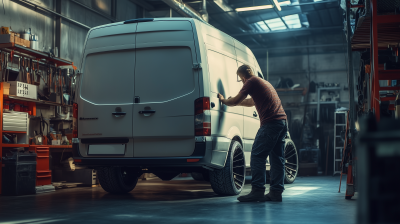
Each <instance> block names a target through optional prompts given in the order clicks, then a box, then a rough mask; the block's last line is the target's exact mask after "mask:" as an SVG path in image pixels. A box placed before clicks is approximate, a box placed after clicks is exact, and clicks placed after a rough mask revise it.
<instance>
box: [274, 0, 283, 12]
mask: <svg viewBox="0 0 400 224" xmlns="http://www.w3.org/2000/svg"><path fill="white" fill-rule="evenodd" d="M274 4H275V6H276V8H277V9H278V10H279V11H281V10H282V8H281V6H280V5H279V3H278V0H274Z"/></svg>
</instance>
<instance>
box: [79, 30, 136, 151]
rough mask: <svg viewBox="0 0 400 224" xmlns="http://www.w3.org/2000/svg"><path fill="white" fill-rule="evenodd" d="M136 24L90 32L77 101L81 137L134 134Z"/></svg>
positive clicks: (128, 136) (116, 136) (111, 136)
mask: <svg viewBox="0 0 400 224" xmlns="http://www.w3.org/2000/svg"><path fill="white" fill-rule="evenodd" d="M136 26H137V24H113V25H111V26H107V27H100V28H98V29H94V30H92V31H91V32H90V33H89V36H88V39H87V43H86V47H85V52H84V56H83V62H82V63H83V64H82V65H83V66H82V68H83V69H82V72H83V74H82V77H81V84H80V100H79V103H78V105H79V107H78V111H79V112H78V116H79V118H78V119H79V120H78V128H79V131H78V135H79V136H78V137H79V138H80V139H87V138H102V139H104V138H121V137H125V138H132V112H133V96H134V84H133V83H134V70H135V38H136V34H135V31H136ZM131 147H132V148H133V146H132V143H131ZM132 150H133V149H131V150H130V151H132ZM128 151H129V150H128ZM81 153H82V154H85V153H86V150H81ZM130 154H132V153H130ZM131 156H132V155H131Z"/></svg>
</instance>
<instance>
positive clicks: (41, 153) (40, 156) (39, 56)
mask: <svg viewBox="0 0 400 224" xmlns="http://www.w3.org/2000/svg"><path fill="white" fill-rule="evenodd" d="M0 51H4V52H8V53H9V54H10V56H11V61H12V58H13V57H14V55H22V56H24V57H28V58H31V59H33V60H34V61H36V62H35V63H41V64H43V63H44V64H49V65H52V66H55V67H58V66H72V67H73V68H74V69H75V70H76V67H75V66H74V64H73V62H70V61H67V60H64V59H61V58H57V57H50V56H49V55H48V54H46V53H44V52H40V51H36V50H33V49H30V48H27V47H23V46H20V45H17V44H15V43H6V44H0ZM4 100H9V101H14V102H19V103H23V104H25V105H27V106H28V108H29V109H28V110H29V111H30V112H31V113H30V115H32V116H36V105H37V104H42V105H51V106H69V105H63V104H60V103H56V102H50V101H43V100H33V99H28V98H22V97H17V96H11V95H4V85H3V82H0V136H1V138H0V158H1V157H2V156H3V148H11V147H12V148H15V147H23V148H29V150H31V151H35V152H36V153H37V169H36V186H40V185H47V184H51V170H50V167H49V166H50V165H49V164H50V163H49V159H50V149H52V148H62V149H65V148H72V146H68V145H57V146H53V145H29V144H28V143H29V136H28V140H27V144H5V143H3V138H2V136H3V133H10V134H26V132H16V131H3V104H4ZM2 167H3V164H2V161H1V159H0V195H1V186H2Z"/></svg>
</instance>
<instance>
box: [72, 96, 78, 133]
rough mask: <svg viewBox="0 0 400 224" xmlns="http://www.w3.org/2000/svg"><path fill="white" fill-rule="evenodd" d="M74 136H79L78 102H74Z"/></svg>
mask: <svg viewBox="0 0 400 224" xmlns="http://www.w3.org/2000/svg"><path fill="white" fill-rule="evenodd" d="M72 115H73V118H72V128H73V129H72V137H73V138H78V104H77V103H74V105H73V106H72Z"/></svg>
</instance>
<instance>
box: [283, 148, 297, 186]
mask: <svg viewBox="0 0 400 224" xmlns="http://www.w3.org/2000/svg"><path fill="white" fill-rule="evenodd" d="M297 172H298V160H297V151H296V147H295V146H294V144H293V143H292V142H288V143H287V144H286V146H285V173H286V177H287V178H288V179H289V180H291V181H293V180H294V179H295V178H296V176H297Z"/></svg>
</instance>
